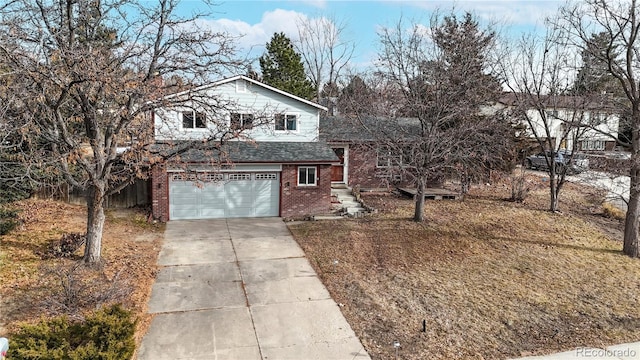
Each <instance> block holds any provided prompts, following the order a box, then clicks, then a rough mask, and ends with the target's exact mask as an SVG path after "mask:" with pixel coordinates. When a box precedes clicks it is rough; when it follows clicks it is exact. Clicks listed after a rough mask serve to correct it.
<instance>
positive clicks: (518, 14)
mask: <svg viewBox="0 0 640 360" xmlns="http://www.w3.org/2000/svg"><path fill="white" fill-rule="evenodd" d="M383 1H384V2H389V3H396V4H402V5H410V6H415V7H419V8H422V9H428V10H435V9H440V10H442V11H443V12H448V11H449V10H451V9H455V10H456V11H458V12H462V11H470V12H472V13H474V14H476V15H477V16H478V17H479V18H481V19H483V20H487V21H492V22H495V21H497V22H500V23H506V24H510V25H542V22H543V21H544V19H545V18H546V17H548V16H551V15H553V14H554V13H555V12H556V10H557V9H558V7H559V6H561V5H562V4H563V3H564V2H563V1H562V0H544V1H536V0H477V1H474V0H462V1H450V0H430V1H415V0H383Z"/></svg>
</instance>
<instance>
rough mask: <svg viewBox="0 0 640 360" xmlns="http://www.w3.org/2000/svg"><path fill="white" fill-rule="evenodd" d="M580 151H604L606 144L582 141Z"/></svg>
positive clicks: (596, 141) (597, 141) (599, 141)
mask: <svg viewBox="0 0 640 360" xmlns="http://www.w3.org/2000/svg"><path fill="white" fill-rule="evenodd" d="M580 149H581V150H583V151H584V150H586V151H604V150H605V149H606V142H605V141H604V140H582V143H581V144H580Z"/></svg>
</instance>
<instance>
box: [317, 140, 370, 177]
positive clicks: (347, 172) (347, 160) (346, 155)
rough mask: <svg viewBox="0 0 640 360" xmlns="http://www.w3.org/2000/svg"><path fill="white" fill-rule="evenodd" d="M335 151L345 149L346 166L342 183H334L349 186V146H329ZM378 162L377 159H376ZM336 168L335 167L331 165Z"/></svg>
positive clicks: (343, 167) (344, 166)
mask: <svg viewBox="0 0 640 360" xmlns="http://www.w3.org/2000/svg"><path fill="white" fill-rule="evenodd" d="M328 145H329V147H330V148H331V149H332V150H333V149H334V148H342V149H344V164H343V166H342V169H343V170H342V181H332V182H333V183H336V184H349V144H333V145H332V144H328ZM376 160H377V159H376ZM331 166H335V165H333V164H332V165H331Z"/></svg>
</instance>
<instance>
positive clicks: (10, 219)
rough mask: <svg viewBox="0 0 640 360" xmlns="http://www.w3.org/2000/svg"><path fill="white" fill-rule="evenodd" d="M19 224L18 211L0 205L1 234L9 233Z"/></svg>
mask: <svg viewBox="0 0 640 360" xmlns="http://www.w3.org/2000/svg"><path fill="white" fill-rule="evenodd" d="M16 226H18V212H17V211H16V210H12V209H7V208H4V207H0V235H5V234H8V233H9V232H10V231H11V230H13V229H15V228H16Z"/></svg>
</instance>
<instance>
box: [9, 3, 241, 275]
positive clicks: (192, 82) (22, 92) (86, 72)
mask: <svg viewBox="0 0 640 360" xmlns="http://www.w3.org/2000/svg"><path fill="white" fill-rule="evenodd" d="M176 7H177V1H174V0H158V1H157V2H156V3H151V2H138V1H127V0H124V1H123V0H91V1H89V0H61V1H48V0H33V1H32V0H16V1H13V2H11V3H9V4H7V5H6V6H4V7H3V8H1V9H0V58H1V60H2V61H1V63H3V64H5V65H6V68H7V69H8V70H9V72H8V73H9V74H11V75H10V76H3V77H0V86H1V89H2V91H1V92H0V97H1V99H0V100H1V101H2V102H3V103H4V104H8V106H9V110H8V111H6V112H5V114H4V115H5V118H4V123H3V125H4V126H8V129H7V130H10V131H13V133H14V134H17V135H18V136H14V139H16V140H17V141H18V142H19V143H21V144H22V147H21V149H23V151H22V156H23V157H24V160H25V161H26V162H27V163H28V164H29V165H30V166H35V167H37V168H39V169H47V170H49V169H50V170H51V171H56V172H57V173H59V174H60V175H61V176H63V177H64V179H65V181H66V182H68V184H70V185H72V186H74V187H76V188H79V189H84V190H86V194H87V196H86V200H87V207H88V216H87V240H86V246H85V253H84V261H85V262H88V263H95V262H98V261H99V260H100V254H101V240H102V232H103V226H104V222H105V215H104V210H103V205H104V201H105V197H106V196H108V195H109V194H113V193H115V192H118V191H119V190H121V189H123V188H124V187H125V186H127V184H129V183H131V182H132V181H133V179H134V178H136V177H145V176H147V173H148V169H149V166H152V165H153V164H154V163H155V162H157V161H161V160H163V159H162V155H163V156H165V157H174V158H178V157H179V155H180V154H181V153H182V152H184V151H186V149H187V148H188V147H189V146H192V145H190V144H188V143H183V144H182V145H180V146H179V147H176V148H175V149H174V150H172V151H170V152H164V153H162V154H158V153H154V152H153V150H154V149H153V146H152V144H153V142H154V128H153V121H152V119H151V118H150V114H151V113H152V112H153V111H154V110H155V109H158V108H172V107H177V106H180V107H182V108H183V109H184V108H188V109H193V111H194V114H196V115H194V116H193V119H192V120H193V122H194V126H198V127H202V128H203V131H204V130H208V132H207V135H206V136H204V137H203V138H202V139H200V141H198V142H195V143H196V144H197V146H198V147H199V148H202V149H204V148H211V147H219V146H220V144H221V143H222V142H224V141H225V140H227V139H230V138H234V137H238V136H241V129H230V128H229V125H228V124H227V122H226V121H225V120H224V117H220V116H218V115H219V114H220V113H221V112H222V111H223V110H224V109H225V108H226V109H228V108H229V107H232V106H233V104H232V103H231V102H229V101H227V100H225V99H220V98H218V97H216V96H215V95H212V94H211V93H206V94H205V93H203V92H191V91H188V90H187V91H184V92H182V93H181V94H180V95H179V96H169V97H167V96H165V95H166V94H169V93H173V92H176V91H178V90H182V89H190V88H193V87H194V86H197V85H200V84H204V83H207V82H208V81H210V79H211V78H212V77H217V76H220V75H221V74H223V73H226V72H227V71H228V70H230V69H235V68H236V66H238V65H240V64H239V63H238V62H236V61H235V60H234V39H233V38H232V37H230V36H228V35H227V34H225V33H212V32H210V31H207V30H206V29H202V28H199V27H198V23H197V22H195V20H196V19H197V18H198V17H199V16H200V15H202V14H199V15H196V16H195V17H189V18H184V17H181V16H178V15H177V13H176ZM163 79H174V80H175V79H181V81H180V82H179V83H180V86H177V85H176V82H175V81H171V82H165V81H164V80H163ZM198 114H202V115H198Z"/></svg>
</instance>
